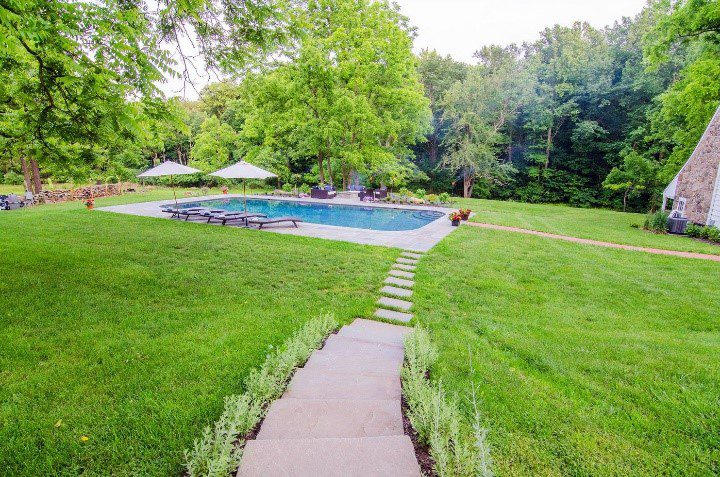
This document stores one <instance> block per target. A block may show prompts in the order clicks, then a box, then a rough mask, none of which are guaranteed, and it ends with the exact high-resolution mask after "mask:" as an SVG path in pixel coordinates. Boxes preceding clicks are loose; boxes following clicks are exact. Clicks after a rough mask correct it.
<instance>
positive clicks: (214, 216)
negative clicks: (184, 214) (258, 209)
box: [203, 211, 267, 225]
mask: <svg viewBox="0 0 720 477" xmlns="http://www.w3.org/2000/svg"><path fill="white" fill-rule="evenodd" d="M203 216H204V217H207V223H208V224H209V223H210V222H211V221H213V220H216V221H218V222H220V223H221V224H222V225H225V224H227V223H228V222H234V221H237V220H241V221H243V222H245V225H248V219H251V218H259V219H262V218H265V217H267V215H265V214H260V213H255V212H248V213H247V214H246V213H245V212H225V211H221V212H217V211H212V212H211V211H207V212H205V213H204V214H203Z"/></svg>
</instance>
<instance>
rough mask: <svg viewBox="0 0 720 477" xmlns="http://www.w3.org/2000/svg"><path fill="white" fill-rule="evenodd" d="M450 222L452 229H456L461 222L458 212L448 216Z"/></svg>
mask: <svg viewBox="0 0 720 477" xmlns="http://www.w3.org/2000/svg"><path fill="white" fill-rule="evenodd" d="M450 220H451V221H452V225H453V227H457V226H458V225H460V221H461V220H462V214H461V213H460V212H453V213H452V214H450Z"/></svg>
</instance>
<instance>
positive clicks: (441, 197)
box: [438, 192, 450, 204]
mask: <svg viewBox="0 0 720 477" xmlns="http://www.w3.org/2000/svg"><path fill="white" fill-rule="evenodd" d="M438 200H439V201H440V203H442V204H448V203H450V194H448V193H447V192H443V193H442V194H440V195H439V196H438Z"/></svg>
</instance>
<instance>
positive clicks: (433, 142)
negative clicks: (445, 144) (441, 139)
mask: <svg viewBox="0 0 720 477" xmlns="http://www.w3.org/2000/svg"><path fill="white" fill-rule="evenodd" d="M428 143H429V146H430V149H429V150H428V156H429V158H430V164H431V165H433V166H434V165H435V164H437V157H438V140H437V136H436V135H434V134H433V135H432V136H430V140H429V141H428Z"/></svg>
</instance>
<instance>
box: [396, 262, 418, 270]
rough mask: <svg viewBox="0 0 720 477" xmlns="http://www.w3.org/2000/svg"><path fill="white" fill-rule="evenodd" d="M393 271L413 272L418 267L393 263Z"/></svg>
mask: <svg viewBox="0 0 720 477" xmlns="http://www.w3.org/2000/svg"><path fill="white" fill-rule="evenodd" d="M392 267H393V269H398V270H408V271H413V270H415V269H416V268H417V267H416V266H415V265H407V264H405V263H393V266H392Z"/></svg>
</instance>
